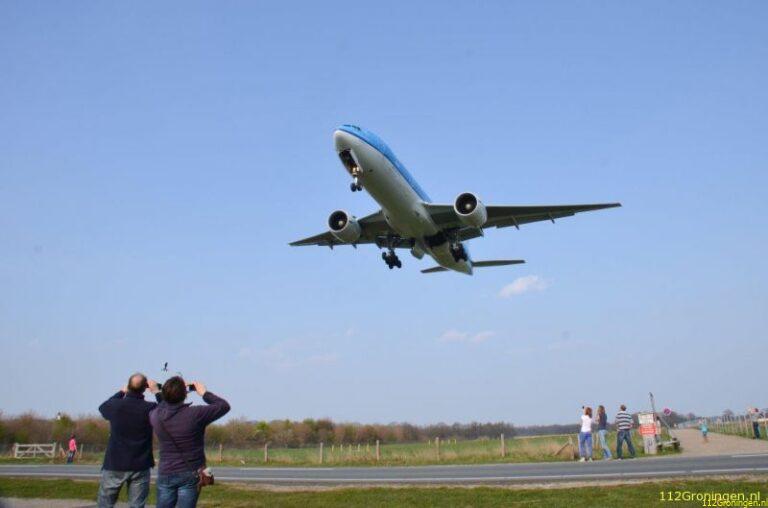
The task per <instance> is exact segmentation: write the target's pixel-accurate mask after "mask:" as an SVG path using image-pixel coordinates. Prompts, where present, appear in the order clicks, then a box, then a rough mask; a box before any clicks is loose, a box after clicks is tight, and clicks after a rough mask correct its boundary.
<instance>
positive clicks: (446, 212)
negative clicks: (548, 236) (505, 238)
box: [425, 203, 621, 240]
mask: <svg viewBox="0 0 768 508" xmlns="http://www.w3.org/2000/svg"><path fill="white" fill-rule="evenodd" d="M425 206H426V208H427V210H428V211H429V213H430V215H431V216H432V220H434V221H435V224H437V226H438V227H440V228H441V229H458V230H459V232H460V239H461V240H469V239H472V238H477V237H478V236H480V235H481V234H482V233H481V232H480V231H478V230H477V229H476V228H468V227H466V226H465V225H464V224H462V223H461V221H459V218H458V216H457V215H456V212H454V210H453V205H439V204H432V203H427V204H425ZM617 206H621V203H598V204H592V205H535V206H529V205H511V206H507V205H490V206H489V205H486V207H485V208H486V210H487V212H488V220H487V221H486V223H485V224H484V225H483V229H485V228H491V227H496V228H506V227H509V226H515V227H517V228H518V229H519V228H520V225H522V224H528V223H530V222H539V221H545V220H548V221H552V222H554V221H555V219H562V218H563V217H570V216H572V215H576V214H577V213H580V212H591V211H593V210H602V209H604V208H614V207H617Z"/></svg>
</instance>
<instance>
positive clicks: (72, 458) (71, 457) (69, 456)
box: [67, 451, 76, 464]
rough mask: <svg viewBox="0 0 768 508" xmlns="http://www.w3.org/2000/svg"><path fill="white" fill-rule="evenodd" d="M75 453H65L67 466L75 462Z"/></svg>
mask: <svg viewBox="0 0 768 508" xmlns="http://www.w3.org/2000/svg"><path fill="white" fill-rule="evenodd" d="M75 453H76V452H73V451H69V452H67V464H72V462H74V461H75Z"/></svg>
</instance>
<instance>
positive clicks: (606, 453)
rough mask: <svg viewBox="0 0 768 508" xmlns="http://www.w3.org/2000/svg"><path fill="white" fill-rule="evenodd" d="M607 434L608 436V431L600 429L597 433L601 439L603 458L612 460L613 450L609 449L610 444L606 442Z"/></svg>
mask: <svg viewBox="0 0 768 508" xmlns="http://www.w3.org/2000/svg"><path fill="white" fill-rule="evenodd" d="M606 434H608V431H607V430H605V429H600V430H598V431H597V435H598V436H599V437H600V447H601V448H602V449H603V458H604V459H610V458H611V449H610V448H608V442H607V441H606V440H605V436H606Z"/></svg>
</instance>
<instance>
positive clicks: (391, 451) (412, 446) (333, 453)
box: [0, 432, 673, 467]
mask: <svg viewBox="0 0 768 508" xmlns="http://www.w3.org/2000/svg"><path fill="white" fill-rule="evenodd" d="M633 434H634V435H633V439H634V444H635V449H636V450H637V452H638V454H640V455H641V454H642V449H643V446H642V440H641V439H640V435H639V434H638V433H637V432H635V433H633ZM568 438H569V436H568V435H560V436H533V437H521V438H516V439H507V440H506V455H505V456H504V457H502V456H501V441H500V440H499V439H477V440H472V441H456V442H453V441H445V442H441V443H440V453H439V455H438V450H437V447H436V446H435V444H434V442H432V443H406V444H387V445H381V459H380V460H379V461H377V460H376V447H375V445H373V444H370V445H366V444H361V445H359V446H358V445H357V444H353V445H352V447H351V448H350V446H349V445H344V446H343V447H341V446H325V447H324V452H323V464H322V466H420V465H430V464H492V463H509V462H554V461H562V460H571V450H570V448H566V449H564V450H562V448H563V445H564V444H566V443H568ZM570 438H571V442H572V443H573V445H574V446H575V447H577V446H578V438H577V437H576V436H575V435H573V436H570ZM593 438H594V441H595V443H594V458H595V459H596V460H597V459H601V458H603V452H602V450H601V449H600V447H599V445H598V444H597V440H598V439H597V433H595V434H594V436H593ZM608 444H609V446H610V448H611V453H614V454H615V448H616V433H615V432H612V433H609V434H608ZM558 451H560V453H559V454H557V452H558ZM206 453H207V456H208V463H209V464H211V465H214V466H215V465H223V466H260V467H261V466H282V467H286V466H288V467H290V466H297V467H299V466H300V467H312V466H320V465H321V464H320V452H319V448H318V447H312V448H270V449H269V460H268V461H267V462H265V461H264V449H263V447H254V448H229V447H224V449H223V453H222V461H221V462H219V451H218V447H216V446H214V447H210V448H208V449H207V450H206ZM625 453H628V452H626V449H625ZM664 453H665V454H667V453H673V452H669V451H665V452H664ZM576 454H577V455H578V450H576ZM102 459H103V455H102V454H101V453H88V452H86V453H85V454H84V455H83V458H82V459H81V460H79V461H78V462H79V463H81V464H98V463H101V461H102ZM3 462H5V463H9V462H10V463H18V462H19V461H16V460H15V459H8V458H4V459H0V463H3ZM24 462H31V463H50V462H51V460H50V459H26V460H24ZM54 462H55V463H62V462H64V459H63V458H57V459H56V460H55V461H54Z"/></svg>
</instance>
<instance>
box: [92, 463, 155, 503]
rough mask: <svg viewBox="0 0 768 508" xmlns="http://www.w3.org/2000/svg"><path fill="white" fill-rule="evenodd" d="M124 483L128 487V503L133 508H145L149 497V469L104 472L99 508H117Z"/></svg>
mask: <svg viewBox="0 0 768 508" xmlns="http://www.w3.org/2000/svg"><path fill="white" fill-rule="evenodd" d="M124 483H125V484H127V486H128V503H129V504H130V505H131V508H144V504H145V503H146V502H147V496H148V495H149V469H145V470H144V471H107V470H106V469H104V470H102V471H101V483H100V484H99V508H112V507H113V506H115V503H116V502H117V496H119V495H120V489H121V488H122V486H123V484H124Z"/></svg>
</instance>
